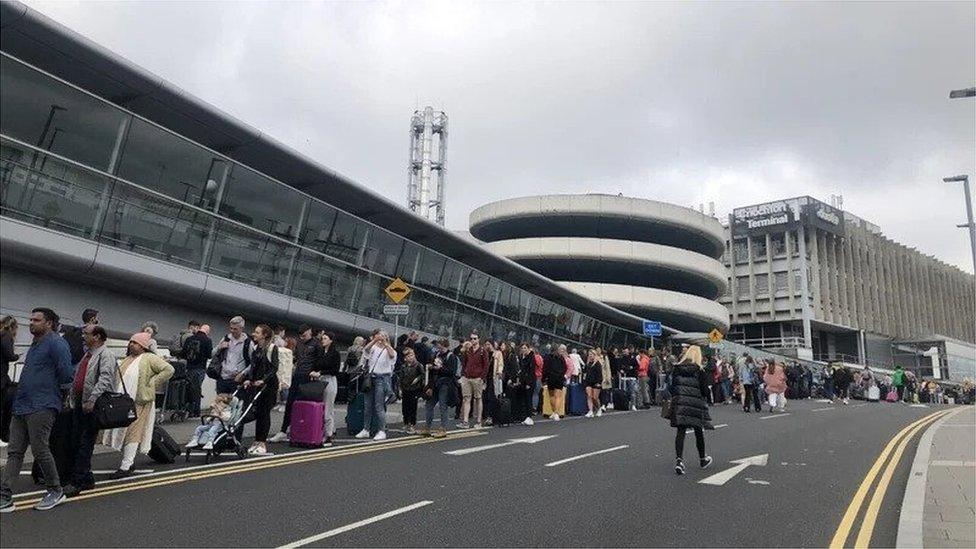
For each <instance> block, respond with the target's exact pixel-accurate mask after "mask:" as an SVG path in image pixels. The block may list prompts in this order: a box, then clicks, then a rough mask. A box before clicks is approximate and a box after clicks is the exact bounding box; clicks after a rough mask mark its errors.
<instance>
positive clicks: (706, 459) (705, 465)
mask: <svg viewBox="0 0 976 549" xmlns="http://www.w3.org/2000/svg"><path fill="white" fill-rule="evenodd" d="M711 464H712V456H705V457H703V458H701V459H700V460H698V465H701V468H702V469H708V466H709V465H711Z"/></svg>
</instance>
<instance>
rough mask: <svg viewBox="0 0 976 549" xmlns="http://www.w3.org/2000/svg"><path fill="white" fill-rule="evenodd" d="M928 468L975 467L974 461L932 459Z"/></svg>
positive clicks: (975, 462)
mask: <svg viewBox="0 0 976 549" xmlns="http://www.w3.org/2000/svg"><path fill="white" fill-rule="evenodd" d="M929 466H930V467H976V461H956V460H951V459H934V460H932V462H931V463H929Z"/></svg>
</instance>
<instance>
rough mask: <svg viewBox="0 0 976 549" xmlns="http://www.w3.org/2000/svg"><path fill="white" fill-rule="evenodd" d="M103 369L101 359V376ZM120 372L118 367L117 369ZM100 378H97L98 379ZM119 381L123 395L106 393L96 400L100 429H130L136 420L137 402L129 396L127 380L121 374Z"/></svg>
mask: <svg viewBox="0 0 976 549" xmlns="http://www.w3.org/2000/svg"><path fill="white" fill-rule="evenodd" d="M101 369H102V361H101V359H100V357H99V361H98V370H99V374H100V373H101ZM116 372H118V367H116ZM97 377H98V376H96V379H97ZM119 381H121V382H122V392H121V393H109V392H105V393H102V394H101V395H99V396H98V398H97V399H96V400H95V410H94V412H93V413H94V415H95V426H96V427H97V428H99V429H118V428H121V427H128V426H129V425H132V422H134V421H135V420H136V402H135V401H134V400H132V397H130V396H129V393H128V391H127V390H126V388H125V380H124V379H122V375H121V373H120V374H119Z"/></svg>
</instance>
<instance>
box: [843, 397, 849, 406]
mask: <svg viewBox="0 0 976 549" xmlns="http://www.w3.org/2000/svg"><path fill="white" fill-rule="evenodd" d="M848 404H850V401H848V400H847V399H846V398H845V399H844V406H847V405H848Z"/></svg>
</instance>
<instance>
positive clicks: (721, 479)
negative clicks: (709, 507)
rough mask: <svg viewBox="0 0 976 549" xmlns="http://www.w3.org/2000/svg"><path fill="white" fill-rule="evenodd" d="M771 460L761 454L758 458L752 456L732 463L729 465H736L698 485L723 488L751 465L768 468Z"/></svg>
mask: <svg viewBox="0 0 976 549" xmlns="http://www.w3.org/2000/svg"><path fill="white" fill-rule="evenodd" d="M768 460H769V454H760V455H758V456H752V457H747V458H742V459H736V460H733V461H730V462H729V463H735V464H736V465H735V466H734V467H729V468H728V469H726V470H724V471H722V472H721V473H715V474H714V475H712V476H710V477H707V478H703V479H701V480H699V481H698V484H711V485H713V486H721V485H723V484H725V483H726V482H728V481H730V480H732V477H734V476H735V475H738V474H739V473H741V472H742V471H744V470H745V469H746V467H748V466H750V465H758V466H760V467H765V466H766V461H768Z"/></svg>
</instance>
